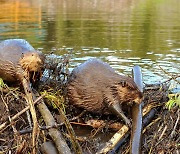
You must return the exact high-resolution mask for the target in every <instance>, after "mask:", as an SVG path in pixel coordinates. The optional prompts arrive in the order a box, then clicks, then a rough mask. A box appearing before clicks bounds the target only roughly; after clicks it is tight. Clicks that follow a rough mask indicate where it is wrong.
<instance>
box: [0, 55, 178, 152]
mask: <svg viewBox="0 0 180 154" xmlns="http://www.w3.org/2000/svg"><path fill="white" fill-rule="evenodd" d="M49 61H51V63H49ZM50 64H51V65H50ZM68 65H69V57H68V56H64V57H56V59H54V56H53V55H50V56H48V58H47V62H46V71H45V72H44V76H43V78H42V81H41V82H40V83H39V86H38V88H37V90H38V92H39V93H40V94H41V95H43V100H44V102H45V103H46V105H47V106H48V108H49V110H50V112H51V114H52V115H53V117H54V119H55V121H56V122H57V125H56V126H53V127H56V128H58V130H60V132H61V133H62V135H63V137H64V139H65V141H66V143H67V144H68V146H69V147H70V149H71V151H74V146H76V145H75V141H74V139H73V137H75V139H76V141H78V143H79V145H80V147H81V149H82V151H83V153H96V152H97V151H99V150H100V149H101V148H103V147H104V145H105V144H106V142H107V141H108V140H109V139H110V138H111V137H112V136H113V134H115V133H116V132H117V131H118V130H119V129H120V128H121V127H122V126H123V121H122V120H120V119H118V118H117V117H116V116H113V115H99V114H92V113H89V112H83V110H81V109H77V108H75V107H73V106H72V105H69V104H68V102H67V101H66V98H65V95H66V90H65V89H66V80H67V78H68V74H69V73H68V72H69V71H68ZM169 82H170V81H168V82H166V83H164V84H160V85H153V84H152V85H145V88H144V105H143V107H144V108H145V107H146V106H147V105H149V104H151V106H153V107H152V113H151V114H150V115H149V118H150V121H149V122H148V123H146V124H144V128H143V129H144V130H143V138H142V153H178V148H179V145H178V143H179V142H180V137H179V133H180V132H179V130H180V125H179V122H178V121H179V115H180V113H179V112H180V111H179V110H180V109H179V108H178V107H174V108H173V109H172V110H170V111H169V110H168V109H167V108H166V107H165V103H166V102H167V101H168V99H169V98H168V93H169V92H168V87H169ZM0 93H1V98H0V107H1V108H0V128H1V126H2V124H4V123H5V122H6V123H7V124H6V126H5V127H4V128H3V129H0V153H9V152H12V153H28V152H31V150H32V145H31V131H32V128H31V127H30V124H29V123H31V122H29V121H28V118H27V117H29V116H28V113H26V112H25V113H23V114H22V115H20V116H18V117H17V118H16V119H14V120H12V117H13V116H14V115H16V114H17V113H19V112H20V111H22V110H23V109H24V108H25V107H26V106H27V105H26V103H25V102H26V101H25V95H24V93H23V91H22V90H20V89H18V88H13V87H11V85H8V87H2V88H1V91H0ZM60 109H61V110H62V111H63V113H64V115H65V116H66V118H67V119H66V120H64V117H63V116H62V112H61V111H60ZM36 112H37V117H38V122H39V125H40V128H41V130H40V134H39V138H38V141H37V145H38V153H41V151H40V149H41V146H42V145H44V144H43V143H44V142H46V141H51V143H53V139H52V136H50V135H49V133H48V129H49V128H48V127H47V126H46V125H45V122H44V120H43V118H42V116H41V114H40V113H39V111H38V109H36ZM67 120H68V122H67ZM9 121H12V122H11V124H10V122H9ZM64 121H66V122H67V123H65V124H64ZM69 124H70V125H71V126H72V128H73V129H74V131H75V134H76V136H74V135H73V134H72V133H71V132H72V131H71V130H70V127H71V126H69ZM51 143H50V144H51ZM53 144H54V143H53ZM48 145H49V143H48ZM116 148H117V151H116V152H118V153H119V152H121V153H129V137H127V138H126V142H123V144H122V145H121V147H116Z"/></svg>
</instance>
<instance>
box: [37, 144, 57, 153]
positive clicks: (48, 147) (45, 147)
mask: <svg viewBox="0 0 180 154" xmlns="http://www.w3.org/2000/svg"><path fill="white" fill-rule="evenodd" d="M40 150H41V153H42V154H58V152H57V149H56V148H55V147H54V144H53V143H52V142H44V143H43V144H42V145H41V149H40Z"/></svg>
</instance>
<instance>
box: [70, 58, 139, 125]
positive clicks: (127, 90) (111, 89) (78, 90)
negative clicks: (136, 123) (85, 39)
mask: <svg viewBox="0 0 180 154" xmlns="http://www.w3.org/2000/svg"><path fill="white" fill-rule="evenodd" d="M67 95H68V99H69V101H70V103H72V104H74V105H76V106H77V107H80V108H84V109H86V110H87V111H90V112H94V113H114V114H117V115H119V116H120V117H121V118H123V120H124V121H125V123H126V124H127V125H129V126H131V122H130V120H129V119H128V118H127V117H126V116H125V115H124V113H123V111H122V107H121V105H123V104H124V105H126V106H127V105H132V104H133V103H137V104H140V103H141V99H142V93H141V92H140V90H139V89H138V87H137V85H136V84H135V82H134V81H133V79H132V78H130V77H126V76H122V75H119V74H117V73H116V72H115V70H114V69H113V68H111V67H110V66H109V65H108V64H107V63H104V62H102V61H100V60H97V59H90V60H88V61H86V62H85V63H83V64H81V65H79V66H78V67H76V68H75V69H74V70H73V71H72V73H71V75H70V77H69V81H68V83H67Z"/></svg>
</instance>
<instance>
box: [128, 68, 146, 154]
mask: <svg viewBox="0 0 180 154" xmlns="http://www.w3.org/2000/svg"><path fill="white" fill-rule="evenodd" d="M133 77H134V82H135V83H136V85H137V86H138V88H139V90H140V91H141V92H142V93H143V79H142V73H141V68H140V67H139V66H134V67H133ZM132 121H133V123H132V129H131V139H130V154H140V153H141V138H142V102H141V103H140V104H133V105H132Z"/></svg>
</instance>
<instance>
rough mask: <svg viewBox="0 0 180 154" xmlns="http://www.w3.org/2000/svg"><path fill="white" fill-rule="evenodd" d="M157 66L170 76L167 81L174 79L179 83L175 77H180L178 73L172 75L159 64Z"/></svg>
mask: <svg viewBox="0 0 180 154" xmlns="http://www.w3.org/2000/svg"><path fill="white" fill-rule="evenodd" d="M158 66H159V65H158ZM159 68H160V69H161V70H162V71H163V72H164V73H165V74H167V75H168V76H170V77H171V78H170V79H169V81H170V80H174V81H176V82H177V83H179V84H180V81H178V80H177V79H176V78H178V77H180V76H179V75H177V76H173V75H172V74H170V73H169V72H167V71H165V70H164V69H163V68H162V67H161V66H159Z"/></svg>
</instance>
